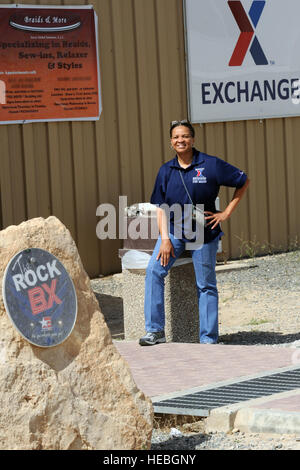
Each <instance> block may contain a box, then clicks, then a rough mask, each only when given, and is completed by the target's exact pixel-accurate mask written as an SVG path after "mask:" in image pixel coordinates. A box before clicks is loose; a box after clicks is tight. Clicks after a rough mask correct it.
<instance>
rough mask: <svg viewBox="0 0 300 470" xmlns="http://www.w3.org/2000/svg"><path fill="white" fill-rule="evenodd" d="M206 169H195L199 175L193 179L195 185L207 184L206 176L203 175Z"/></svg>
mask: <svg viewBox="0 0 300 470" xmlns="http://www.w3.org/2000/svg"><path fill="white" fill-rule="evenodd" d="M204 170H205V168H195V171H196V172H197V175H196V176H194V177H193V183H206V182H207V179H206V176H204V175H203V171H204Z"/></svg>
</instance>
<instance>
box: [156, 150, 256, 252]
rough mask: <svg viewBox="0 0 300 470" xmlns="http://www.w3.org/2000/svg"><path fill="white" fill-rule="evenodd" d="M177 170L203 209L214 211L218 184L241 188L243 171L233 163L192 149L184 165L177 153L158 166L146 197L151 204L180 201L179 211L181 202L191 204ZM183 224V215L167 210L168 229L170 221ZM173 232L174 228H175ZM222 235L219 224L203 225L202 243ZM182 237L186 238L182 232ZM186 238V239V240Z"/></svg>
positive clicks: (196, 202)
mask: <svg viewBox="0 0 300 470" xmlns="http://www.w3.org/2000/svg"><path fill="white" fill-rule="evenodd" d="M180 172H181V174H182V176H183V179H184V182H185V185H186V187H187V189H188V191H189V193H190V196H191V199H192V201H193V203H194V204H203V205H204V210H205V211H210V212H216V206H215V200H216V198H217V196H218V194H219V189H220V186H229V187H234V188H241V187H242V186H243V185H244V184H245V182H246V179H247V175H246V174H245V173H244V172H243V171H241V170H239V169H238V168H236V167H235V166H233V165H230V164H229V163H227V162H225V161H224V160H221V159H220V158H218V157H214V156H211V155H207V154H205V153H202V152H199V151H198V150H196V149H194V155H193V161H192V163H191V165H190V166H189V167H188V168H182V167H181V166H180V165H179V162H178V158H177V156H176V157H175V158H173V159H172V160H170V161H169V162H167V163H165V164H164V165H162V166H161V168H160V170H159V172H158V175H157V178H156V181H155V185H154V189H153V193H152V196H151V199H150V202H151V203H152V204H155V205H157V206H161V205H162V204H167V205H168V206H169V207H171V206H172V205H173V204H180V206H181V207H182V212H183V208H184V205H185V204H186V205H187V204H191V201H190V199H189V197H188V194H187V192H186V190H185V188H184V186H183V183H182V180H181V177H180ZM178 223H180V224H181V226H183V218H182V219H181V220H180V221H179V220H176V215H175V219H174V214H173V213H172V212H171V214H170V232H171V233H172V234H174V225H175V226H176V225H178ZM176 233H177V232H176ZM222 235H223V232H222V231H221V228H220V225H218V226H217V227H216V228H214V229H213V230H212V229H211V228H210V227H209V226H208V227H205V229H204V243H209V242H210V241H212V240H214V239H215V238H216V237H220V236H222ZM182 238H183V240H185V241H187V240H186V239H185V237H184V234H183V236H182ZM188 241H190V240H188Z"/></svg>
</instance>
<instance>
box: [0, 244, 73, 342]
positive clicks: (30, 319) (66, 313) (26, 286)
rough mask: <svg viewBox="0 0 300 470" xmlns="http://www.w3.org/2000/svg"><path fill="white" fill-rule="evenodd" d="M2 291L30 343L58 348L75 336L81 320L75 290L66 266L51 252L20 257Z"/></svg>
mask: <svg viewBox="0 0 300 470" xmlns="http://www.w3.org/2000/svg"><path fill="white" fill-rule="evenodd" d="M2 291H3V299H4V305H5V308H6V311H7V313H8V315H9V317H10V319H11V321H12V323H13V325H14V326H15V328H16V329H17V330H18V331H19V333H20V334H21V335H22V336H23V337H24V338H25V339H26V340H27V341H29V342H30V343H32V344H34V345H35V346H40V347H51V346H57V345H58V344H60V343H62V342H63V341H65V339H67V337H68V336H69V335H70V334H71V332H72V330H73V328H74V325H75V321H76V317H77V297H76V292H75V288H74V285H73V282H72V280H71V278H70V276H69V274H68V272H67V271H66V269H65V268H64V266H63V264H62V263H61V262H60V261H59V260H58V259H57V258H56V257H55V256H54V255H52V254H51V253H49V252H48V251H45V250H42V249H40V248H29V249H27V250H23V251H21V252H19V253H17V254H16V255H15V256H14V257H13V258H12V259H11V260H10V262H9V263H8V265H7V267H6V270H5V273H4V277H3V285H2Z"/></svg>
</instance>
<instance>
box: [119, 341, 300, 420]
mask: <svg viewBox="0 0 300 470" xmlns="http://www.w3.org/2000/svg"><path fill="white" fill-rule="evenodd" d="M114 344H115V346H116V347H117V349H118V351H119V352H120V354H121V355H122V356H123V357H124V358H125V359H126V360H127V362H128V363H129V366H130V369H131V372H132V375H133V378H134V380H135V382H136V384H137V386H138V387H139V388H140V389H141V390H142V391H143V392H144V393H145V394H146V395H148V396H149V397H157V396H161V395H166V394H169V393H173V392H177V391H178V392H183V391H184V390H187V391H188V390H189V389H191V388H195V387H201V386H208V385H212V384H214V383H217V382H222V381H227V380H234V379H239V378H241V379H246V378H247V377H248V376H253V375H258V374H262V373H267V372H272V371H274V372H275V371H276V372H277V371H278V370H280V369H284V368H290V367H291V368H292V367H295V364H294V363H293V353H294V352H295V349H293V348H276V347H275V348H274V347H271V346H270V347H269V346H230V345H218V344H217V345H205V344H184V343H166V344H160V345H156V346H151V347H141V346H139V345H138V343H137V342H136V341H129V342H126V341H115V343H114ZM299 368H300V364H299ZM275 397H276V396H272V398H273V399H272V400H270V401H268V402H267V403H268V405H267V407H271V408H275V409H278V410H281V409H282V410H284V411H296V412H300V395H297V396H294V397H290V398H284V399H281V400H277V399H276V398H275ZM260 407H261V408H262V407H263V408H266V405H261V406H260Z"/></svg>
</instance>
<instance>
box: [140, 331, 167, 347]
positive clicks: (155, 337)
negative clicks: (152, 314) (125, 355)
mask: <svg viewBox="0 0 300 470" xmlns="http://www.w3.org/2000/svg"><path fill="white" fill-rule="evenodd" d="M165 342H166V337H165V332H164V331H163V330H162V331H155V332H153V333H151V332H148V333H146V334H145V336H143V337H142V338H141V339H140V342H139V343H140V345H141V346H153V345H154V344H157V343H165Z"/></svg>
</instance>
